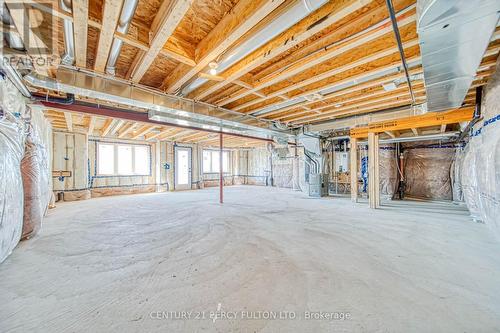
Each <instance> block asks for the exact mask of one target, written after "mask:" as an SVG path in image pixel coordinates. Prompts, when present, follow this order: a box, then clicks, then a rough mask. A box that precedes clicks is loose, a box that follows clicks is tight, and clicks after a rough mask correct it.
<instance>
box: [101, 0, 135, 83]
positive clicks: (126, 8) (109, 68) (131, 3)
mask: <svg viewBox="0 0 500 333" xmlns="http://www.w3.org/2000/svg"><path fill="white" fill-rule="evenodd" d="M137 3H138V0H125V3H124V4H123V8H122V12H121V14H120V20H119V21H118V26H117V27H116V31H118V32H120V33H122V34H124V35H126V34H127V32H128V28H129V27H130V22H131V21H132V17H133V16H134V13H135V9H136V8H137ZM122 45H123V41H121V40H120V39H118V38H114V39H113V44H111V49H110V51H109V57H108V62H107V65H106V73H108V74H111V75H115V69H116V61H117V60H118V57H119V56H120V51H121V49H122Z"/></svg>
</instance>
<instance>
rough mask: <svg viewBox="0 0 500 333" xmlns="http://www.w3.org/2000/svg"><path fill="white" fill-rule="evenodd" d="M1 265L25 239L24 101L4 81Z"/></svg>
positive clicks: (0, 98)
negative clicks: (22, 164) (23, 180)
mask: <svg viewBox="0 0 500 333" xmlns="http://www.w3.org/2000/svg"><path fill="white" fill-rule="evenodd" d="M0 105H1V108H2V110H1V113H0V114H1V116H0V262H3V261H4V260H5V258H7V256H9V255H10V253H11V252H12V250H13V249H14V248H15V247H16V245H17V243H18V242H19V239H20V238H21V230H22V225H23V183H22V178H21V168H20V165H21V159H22V157H23V153H24V138H25V136H24V126H23V121H22V120H21V119H20V116H21V115H23V114H24V110H25V109H24V107H25V106H24V101H23V99H22V97H21V95H20V94H19V92H18V91H17V90H16V88H15V87H14V86H13V85H12V84H11V83H10V81H5V80H0Z"/></svg>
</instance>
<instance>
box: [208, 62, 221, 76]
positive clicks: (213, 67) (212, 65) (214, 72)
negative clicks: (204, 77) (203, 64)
mask: <svg viewBox="0 0 500 333" xmlns="http://www.w3.org/2000/svg"><path fill="white" fill-rule="evenodd" d="M208 67H210V70H209V73H210V75H217V67H219V64H218V63H216V62H215V61H212V62H211V63H209V64H208Z"/></svg>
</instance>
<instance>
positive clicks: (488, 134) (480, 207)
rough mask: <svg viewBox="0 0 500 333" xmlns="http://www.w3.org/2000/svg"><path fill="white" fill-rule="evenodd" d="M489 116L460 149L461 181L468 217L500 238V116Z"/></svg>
mask: <svg viewBox="0 0 500 333" xmlns="http://www.w3.org/2000/svg"><path fill="white" fill-rule="evenodd" d="M490 119H494V120H493V121H492V122H490V123H488V122H487V121H488V119H487V120H486V121H485V123H486V124H487V125H486V126H484V127H482V129H481V130H480V131H477V130H476V134H475V135H474V136H473V137H472V138H471V139H470V141H469V143H468V144H467V146H466V148H465V150H464V151H463V158H462V175H461V182H462V189H463V194H464V198H465V202H466V204H467V208H469V211H470V213H471V216H472V217H473V218H474V219H476V220H479V221H483V222H485V223H486V224H488V225H489V227H490V228H491V229H492V230H493V232H494V233H495V234H496V235H497V237H498V238H500V115H498V116H496V117H494V118H490ZM490 121H491V120H490Z"/></svg>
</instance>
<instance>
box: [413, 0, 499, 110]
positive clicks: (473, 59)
mask: <svg viewBox="0 0 500 333" xmlns="http://www.w3.org/2000/svg"><path fill="white" fill-rule="evenodd" d="M499 10H500V1H498V0H418V1H417V16H418V21H417V24H418V27H417V29H418V35H419V40H420V43H419V44H420V51H421V53H422V65H423V68H424V80H425V86H426V93H427V103H428V110H429V111H443V110H447V109H451V108H458V107H460V106H461V105H462V102H463V100H464V98H465V95H466V94H467V91H468V90H469V87H470V85H471V83H472V81H473V80H474V78H475V76H476V71H477V69H478V67H479V65H480V63H481V59H482V57H483V54H484V52H485V51H486V49H487V47H488V43H489V41H490V39H491V36H492V34H493V32H494V30H495V27H496V25H497V22H498V17H499V12H498V11H499ZM478 32H481V33H478Z"/></svg>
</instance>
